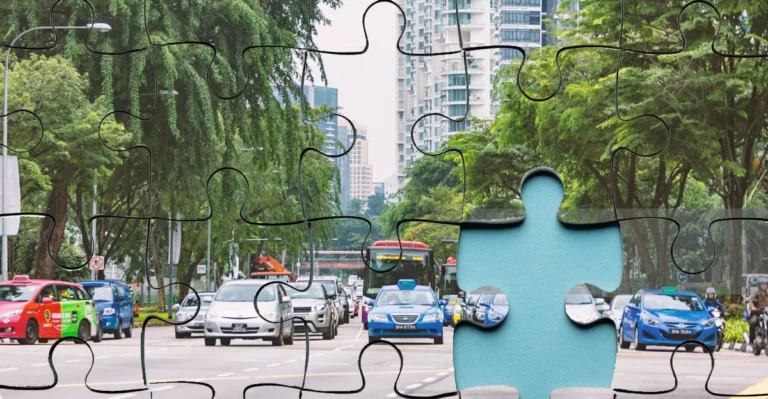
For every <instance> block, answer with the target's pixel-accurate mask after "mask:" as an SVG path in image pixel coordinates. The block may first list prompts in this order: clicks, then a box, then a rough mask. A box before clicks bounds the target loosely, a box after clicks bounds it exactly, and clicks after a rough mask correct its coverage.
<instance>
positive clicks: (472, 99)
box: [469, 96, 484, 105]
mask: <svg viewBox="0 0 768 399" xmlns="http://www.w3.org/2000/svg"><path fill="white" fill-rule="evenodd" d="M483 103H484V101H483V98H482V97H480V96H469V104H470V105H482V104H483Z"/></svg>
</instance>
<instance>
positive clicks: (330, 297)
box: [328, 295, 336, 301]
mask: <svg viewBox="0 0 768 399" xmlns="http://www.w3.org/2000/svg"><path fill="white" fill-rule="evenodd" d="M328 299H330V300H332V301H335V300H336V295H328Z"/></svg>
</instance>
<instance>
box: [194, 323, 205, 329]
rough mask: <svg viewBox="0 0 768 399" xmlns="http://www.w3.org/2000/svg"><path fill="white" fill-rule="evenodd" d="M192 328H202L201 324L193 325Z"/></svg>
mask: <svg viewBox="0 0 768 399" xmlns="http://www.w3.org/2000/svg"><path fill="white" fill-rule="evenodd" d="M192 327H193V328H202V327H203V323H193V324H192Z"/></svg>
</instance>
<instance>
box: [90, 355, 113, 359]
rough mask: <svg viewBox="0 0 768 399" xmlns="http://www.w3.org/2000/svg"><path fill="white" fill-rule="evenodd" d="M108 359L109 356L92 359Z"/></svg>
mask: <svg viewBox="0 0 768 399" xmlns="http://www.w3.org/2000/svg"><path fill="white" fill-rule="evenodd" d="M110 357H111V356H109V355H107V356H96V357H94V359H109V358H110Z"/></svg>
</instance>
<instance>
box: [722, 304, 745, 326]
mask: <svg viewBox="0 0 768 399" xmlns="http://www.w3.org/2000/svg"><path fill="white" fill-rule="evenodd" d="M723 307H724V308H725V312H726V313H728V321H729V322H730V321H731V320H741V321H744V320H743V315H742V313H744V305H737V304H727V305H723Z"/></svg>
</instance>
